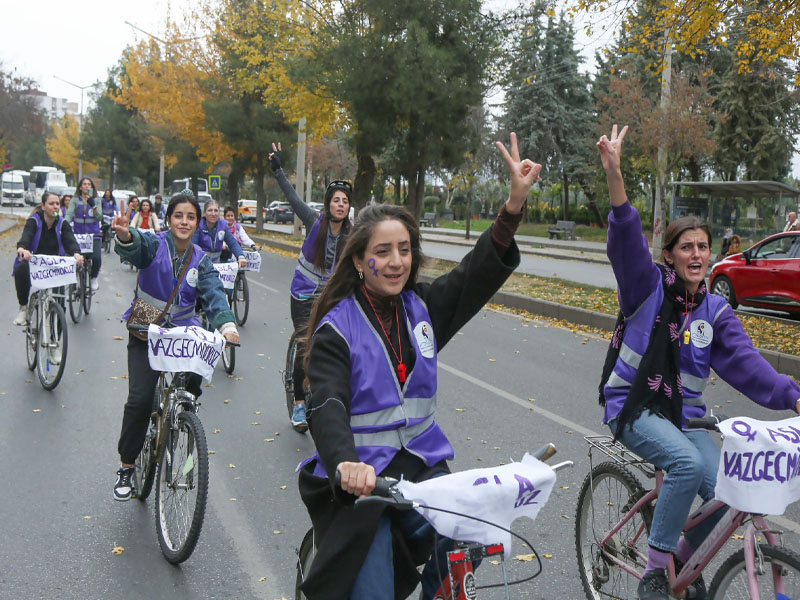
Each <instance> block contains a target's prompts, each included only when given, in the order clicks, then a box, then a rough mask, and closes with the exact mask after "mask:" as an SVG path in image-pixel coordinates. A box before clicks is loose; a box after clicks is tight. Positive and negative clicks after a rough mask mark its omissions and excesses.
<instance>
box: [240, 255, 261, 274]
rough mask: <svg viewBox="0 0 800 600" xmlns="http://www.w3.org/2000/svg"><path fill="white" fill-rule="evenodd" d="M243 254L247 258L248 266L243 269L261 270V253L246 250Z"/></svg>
mask: <svg viewBox="0 0 800 600" xmlns="http://www.w3.org/2000/svg"><path fill="white" fill-rule="evenodd" d="M243 254H244V258H245V260H247V266H246V267H245V268H244V269H242V271H255V272H256V273H258V272H259V271H260V270H261V253H260V252H250V251H249V250H244V251H243Z"/></svg>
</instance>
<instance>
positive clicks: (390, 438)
mask: <svg viewBox="0 0 800 600" xmlns="http://www.w3.org/2000/svg"><path fill="white" fill-rule="evenodd" d="M498 147H499V148H500V151H501V153H502V155H503V157H504V159H505V162H506V164H507V165H508V168H509V171H510V179H511V190H510V193H509V197H508V201H507V202H506V203H505V204H504V206H503V207H502V209H501V210H500V211H499V214H498V216H497V219H496V221H495V222H494V224H493V225H492V227H491V228H489V229H488V230H487V231H486V232H484V233H483V235H481V237H480V238H479V239H478V241H477V243H476V244H475V248H474V249H473V250H472V251H471V252H470V253H469V254H467V255H466V256H465V257H464V258H463V259H462V261H461V263H460V264H459V265H458V266H457V267H456V268H455V269H453V270H452V271H451V272H450V273H447V274H445V275H442V276H441V277H438V278H437V279H436V280H434V281H433V282H432V283H429V284H426V283H418V282H417V273H418V271H419V268H420V265H421V262H422V252H421V249H420V234H419V228H418V226H417V222H416V219H415V218H414V217H413V216H412V215H411V214H409V213H408V211H406V209H405V208H403V207H401V206H391V205H374V206H368V207H366V208H364V209H362V210H361V211H360V213H359V215H358V218H357V219H356V223H355V225H354V226H353V229H352V231H351V232H350V234H349V235H348V238H347V243H346V245H345V248H344V250H342V255H341V258H340V260H339V263H338V265H337V267H336V270H335V271H334V272H333V275H332V276H331V278H330V280H329V281H328V283H327V285H326V286H325V288H324V291H323V292H322V295H321V296H320V297H319V298H318V299H317V301H316V302H315V304H314V308H313V310H312V313H311V317H310V319H309V323H308V336H309V337H310V338H311V343H310V350H309V354H308V358H307V360H306V372H307V374H308V379H309V381H310V387H311V395H310V398H309V400H308V402H307V404H308V412H307V418H308V425H309V431H310V432H311V436H312V437H313V438H314V444H315V446H316V450H317V453H316V454H315V455H314V456H312V457H311V458H309V459H307V460H306V461H304V462H303V463H302V464H301V466H300V467H299V471H300V476H299V486H300V495H301V497H302V499H303V502H304V503H305V505H306V508H307V509H308V512H309V515H310V517H311V521H312V523H313V527H314V540H315V545H316V547H317V551H316V555H315V557H314V561H313V563H312V565H311V568H310V569H309V570H308V572H307V573H306V574H305V580H304V582H303V584H302V586H301V588H302V590H303V593H304V594H305V595H306V597H307V598H309V599H310V600H316V599H324V600H340V599H341V600H344V599H347V598H349V599H351V600H364V599H367V598H368V599H370V600H385V599H392V600H393V599H394V598H405V597H406V596H408V594H409V593H411V592H412V591H413V589H414V588H415V587H416V585H417V582H418V581H419V574H418V573H417V571H416V569H415V566H416V565H417V564H425V568H424V570H423V573H422V589H423V595H422V598H423V599H425V600H430V599H431V598H433V595H434V594H435V592H436V591H437V589H438V587H439V584H440V583H441V580H442V572H441V570H440V571H439V572H437V570H436V564H437V560H438V564H439V566H440V567H441V568H442V569H446V561H445V557H444V554H443V553H444V551H446V550H447V549H448V548H449V547H451V546H450V545H451V544H452V541H451V540H447V539H440V544H439V545H438V546H437V547H436V549H435V556H437V557H438V558H436V559H435V558H432V556H431V555H432V554H433V553H434V544H433V539H432V534H433V530H432V528H431V527H430V525H428V524H427V522H426V521H425V520H424V519H423V518H422V517H421V516H419V515H418V514H417V513H415V512H414V511H411V512H397V511H394V510H393V509H386V508H385V507H383V505H380V506H379V505H358V506H353V502H354V501H355V499H356V497H358V496H361V495H369V494H370V492H371V491H372V490H373V489H374V487H375V477H376V475H382V476H389V477H395V478H397V479H400V478H405V479H406V480H409V481H424V480H427V479H431V478H432V477H436V476H438V475H443V474H445V473H448V472H449V468H448V466H447V461H448V460H450V459H452V458H453V448H452V446H451V445H450V443H449V442H448V440H447V437H446V436H445V434H444V432H443V431H442V430H441V429H440V428H439V426H438V425H437V423H436V420H435V410H436V389H437V380H436V364H437V362H436V356H437V353H438V351H439V350H441V348H442V347H444V345H445V344H447V343H448V342H449V341H450V340H451V339H452V338H453V336H455V334H456V333H457V332H458V330H459V329H461V327H463V326H464V325H465V324H466V323H467V322H468V321H469V320H470V319H471V318H472V317H473V316H474V315H475V314H476V313H477V312H478V311H479V310H480V309H481V308H482V307H483V306H484V305H485V304H486V302H488V301H489V299H490V298H491V297H492V295H493V294H494V293H495V292H496V291H497V290H498V289H499V288H500V286H501V285H502V284H503V282H504V281H505V280H506V278H507V277H508V276H509V275H510V274H511V272H512V271H513V270H514V269H515V268H516V266H517V265H518V264H519V250H518V248H517V246H516V243H515V242H514V232H515V231H516V229H517V225H518V224H519V222H520V220H521V219H522V211H523V206H524V203H525V198H526V196H527V194H528V190H529V189H530V187H531V185H532V184H533V182H534V181H535V180H536V178H537V177H538V174H539V171H540V169H541V165H537V164H535V163H533V162H532V161H530V160H528V159H525V160H520V157H519V152H518V150H517V141H516V136H515V134H513V133H512V134H511V152H510V153H509V152H508V151H507V150H506V149H505V147H504V146H503V145H502V144H500V143H499V142H498ZM337 471H338V472H339V474H340V475H341V484H340V485H336V483H335V475H336V473H337ZM395 541H396V542H397V543H396V544H395V543H394V542H395ZM403 541H404V542H405V544H403V543H402V542H403ZM401 549H404V550H403V551H401ZM395 572H397V575H395Z"/></svg>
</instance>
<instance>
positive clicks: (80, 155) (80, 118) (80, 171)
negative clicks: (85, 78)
mask: <svg viewBox="0 0 800 600" xmlns="http://www.w3.org/2000/svg"><path fill="white" fill-rule="evenodd" d="M53 77H55V78H56V79H58V80H59V81H63V82H64V83H66V84H68V85H71V86H72V87H76V88H78V89H79V90H80V91H81V113H80V114H79V115H78V182H80V180H81V179H82V178H83V144H82V143H81V129H83V90H85V89H87V88H90V87H94V85H95V84H92V85H78V84H76V83H72V82H71V81H67V80H66V79H63V78H61V77H59V76H58V75H53Z"/></svg>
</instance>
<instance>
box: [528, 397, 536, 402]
mask: <svg viewBox="0 0 800 600" xmlns="http://www.w3.org/2000/svg"><path fill="white" fill-rule="evenodd" d="M528 402H536V398H528Z"/></svg>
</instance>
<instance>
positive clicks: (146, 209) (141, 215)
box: [131, 198, 161, 233]
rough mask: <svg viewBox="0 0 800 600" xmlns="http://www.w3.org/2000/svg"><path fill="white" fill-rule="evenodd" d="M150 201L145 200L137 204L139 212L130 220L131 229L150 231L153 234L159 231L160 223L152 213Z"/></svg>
mask: <svg viewBox="0 0 800 600" xmlns="http://www.w3.org/2000/svg"><path fill="white" fill-rule="evenodd" d="M152 208H153V207H152V206H151V205H150V200H148V199H147V198H145V199H144V200H142V201H141V202H140V203H139V212H137V213H136V216H134V217H133V219H132V220H131V227H134V228H136V229H150V230H151V231H153V232H154V233H158V232H159V231H161V222H160V221H159V218H158V217H157V216H156V213H154V212H153V210H152Z"/></svg>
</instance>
